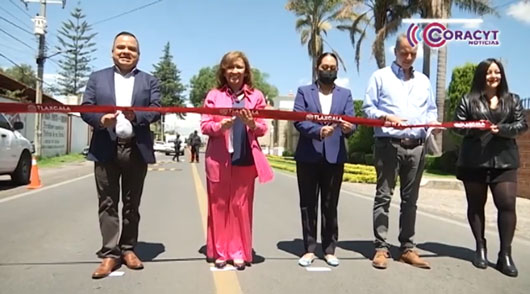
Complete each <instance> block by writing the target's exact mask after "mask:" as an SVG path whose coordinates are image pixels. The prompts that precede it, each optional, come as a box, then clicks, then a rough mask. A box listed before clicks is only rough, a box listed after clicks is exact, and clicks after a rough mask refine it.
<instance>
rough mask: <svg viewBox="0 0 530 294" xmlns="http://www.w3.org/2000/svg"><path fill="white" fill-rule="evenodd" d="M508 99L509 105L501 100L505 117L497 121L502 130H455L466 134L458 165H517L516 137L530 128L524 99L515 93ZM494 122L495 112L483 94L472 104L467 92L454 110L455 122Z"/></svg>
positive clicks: (505, 166) (485, 166)
mask: <svg viewBox="0 0 530 294" xmlns="http://www.w3.org/2000/svg"><path fill="white" fill-rule="evenodd" d="M508 99H511V100H512V101H511V103H509V105H510V107H508V106H507V105H505V103H502V102H501V103H500V104H499V107H501V109H500V111H501V112H502V117H503V118H502V120H501V121H499V122H498V123H497V126H498V127H499V132H498V133H497V134H493V133H491V131H490V130H478V129H454V130H455V131H456V132H457V133H459V134H461V135H464V139H463V141H462V146H461V147H460V156H459V157H458V162H457V165H458V166H459V167H467V168H501V169H505V168H509V169H512V168H518V167H519V150H518V148H517V143H516V141H515V138H516V137H517V136H518V135H520V134H522V133H523V132H525V131H526V130H527V129H528V124H527V122H526V116H525V113H524V109H523V105H522V104H521V99H520V98H519V96H518V95H516V94H510V96H509V97H508ZM475 120H488V121H494V119H493V116H492V113H491V111H490V109H489V106H488V104H487V102H486V98H484V97H481V98H480V100H479V101H478V104H477V105H476V106H475V107H473V106H472V103H471V101H470V99H469V97H468V96H467V95H466V96H464V97H463V98H462V99H461V100H460V103H459V105H458V106H457V108H456V110H455V121H475Z"/></svg>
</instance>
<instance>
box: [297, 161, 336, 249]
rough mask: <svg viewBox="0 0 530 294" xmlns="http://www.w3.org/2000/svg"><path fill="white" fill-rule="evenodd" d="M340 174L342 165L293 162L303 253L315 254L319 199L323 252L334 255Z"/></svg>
mask: <svg viewBox="0 0 530 294" xmlns="http://www.w3.org/2000/svg"><path fill="white" fill-rule="evenodd" d="M343 174H344V164H330V163H327V162H322V163H306V162H299V161H297V162H296V176H297V178H298V191H299V193H300V212H301V215H302V232H303V237H304V248H305V250H306V252H311V253H314V252H315V250H316V246H317V223H318V220H317V218H318V216H317V213H318V198H319V195H320V197H321V200H320V212H321V238H322V250H323V251H324V254H335V248H336V247H337V239H338V237H339V228H338V221H337V205H338V202H339V194H340V187H341V185H342V175H343Z"/></svg>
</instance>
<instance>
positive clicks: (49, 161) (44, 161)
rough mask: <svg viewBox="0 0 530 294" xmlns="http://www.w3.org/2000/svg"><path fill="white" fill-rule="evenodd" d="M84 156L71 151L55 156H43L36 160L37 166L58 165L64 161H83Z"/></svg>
mask: <svg viewBox="0 0 530 294" xmlns="http://www.w3.org/2000/svg"><path fill="white" fill-rule="evenodd" d="M85 160H86V158H85V156H84V155H82V154H80V153H71V154H66V155H61V156H55V157H44V158H41V159H39V160H38V162H37V163H38V165H39V167H58V166H61V165H63V164H65V163H75V162H83V161H85Z"/></svg>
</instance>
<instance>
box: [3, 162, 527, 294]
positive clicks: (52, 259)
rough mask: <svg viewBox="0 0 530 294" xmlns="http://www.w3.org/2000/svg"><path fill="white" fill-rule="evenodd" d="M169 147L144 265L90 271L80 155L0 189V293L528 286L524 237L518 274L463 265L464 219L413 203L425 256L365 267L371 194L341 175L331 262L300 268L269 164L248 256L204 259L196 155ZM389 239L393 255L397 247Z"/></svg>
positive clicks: (94, 239) (288, 200)
mask: <svg viewBox="0 0 530 294" xmlns="http://www.w3.org/2000/svg"><path fill="white" fill-rule="evenodd" d="M170 159H171V157H165V156H162V157H160V160H161V162H160V163H159V164H158V165H157V166H154V167H152V169H153V170H151V171H149V173H148V175H147V179H146V184H145V188H144V195H143V198H142V204H141V207H140V209H141V224H140V240H139V241H140V242H139V244H138V247H137V252H138V255H139V256H140V257H141V259H142V260H144V261H145V269H144V270H142V271H131V270H129V269H127V268H126V267H125V266H123V267H121V268H120V269H118V270H117V271H116V273H115V274H116V275H117V276H113V277H108V278H105V279H102V280H92V279H91V273H92V271H93V270H94V269H95V268H96V266H97V265H98V263H99V261H98V259H97V258H96V256H95V252H96V251H97V250H98V249H99V246H100V242H101V240H100V235H99V229H98V220H97V197H96V191H95V185H94V178H93V175H91V172H92V168H91V165H90V164H79V165H78V166H77V168H76V167H69V168H65V169H63V170H62V172H61V170H58V171H55V172H53V173H52V172H47V173H48V174H46V172H44V173H43V175H45V176H46V181H45V179H43V181H45V183H47V184H46V185H45V187H44V188H41V189H40V190H36V191H32V192H27V190H25V189H24V188H23V187H19V188H8V187H6V188H4V189H0V190H2V191H0V232H1V233H0V236H1V242H0V293H1V294H4V293H5V294H8V293H9V294H10V293H241V292H242V293H260V294H261V293H263V294H264V293H385V292H388V293H413V292H428V293H481V294H485V293H528V291H529V290H528V289H530V279H529V278H530V242H528V241H525V240H522V239H520V238H517V239H516V240H515V241H514V244H513V256H514V260H515V262H516V264H517V266H518V268H519V277H518V278H515V279H514V278H509V277H506V276H504V275H502V274H501V273H499V272H498V271H496V270H495V269H494V268H493V267H490V268H488V269H487V270H479V269H475V268H474V267H473V265H472V264H471V262H470V260H471V258H472V256H473V251H472V250H473V246H474V241H473V238H472V235H471V233H470V230H469V228H468V227H467V224H466V223H462V222H459V221H457V220H453V219H448V218H446V217H444V216H441V215H436V214H431V213H427V212H424V211H421V207H420V208H419V209H420V212H419V213H418V217H417V233H416V236H417V237H416V241H417V243H418V248H419V251H420V253H421V255H422V256H424V257H425V258H426V259H427V260H428V261H429V262H430V263H431V265H432V267H433V268H432V269H431V270H422V269H417V268H413V267H411V266H408V265H405V264H401V263H399V262H397V261H395V262H391V263H390V265H389V268H388V269H387V270H384V271H381V270H376V269H374V268H372V267H371V261H370V258H371V257H372V255H373V246H372V239H373V237H372V225H371V208H372V205H373V203H372V197H371V195H368V194H361V193H359V192H358V191H355V189H354V186H352V185H349V184H345V185H344V187H343V192H342V194H341V199H340V201H339V226H340V227H339V228H340V235H339V240H340V242H339V248H338V249H337V252H336V254H337V256H338V257H339V258H340V259H341V265H340V266H339V267H337V268H330V267H328V266H327V265H326V263H325V262H324V261H323V260H317V261H315V263H314V264H313V266H312V269H314V270H316V271H308V270H307V269H305V268H302V267H300V266H298V265H297V260H298V256H299V255H300V254H301V253H302V249H303V245H302V241H301V224H300V213H299V209H298V191H297V185H296V178H295V177H294V176H293V175H290V174H286V173H282V172H276V176H275V180H274V181H273V182H271V183H268V184H264V185H260V184H257V190H256V197H255V204H254V207H255V209H254V250H255V252H256V256H255V261H256V263H255V264H254V265H253V266H252V267H249V268H247V269H246V270H245V271H232V270H228V271H212V270H211V264H208V263H207V262H206V261H205V256H204V254H203V253H202V252H203V251H202V249H203V246H204V243H205V231H204V228H205V223H204V221H205V217H206V198H205V197H206V195H205V176H204V165H203V163H200V164H190V163H187V162H180V163H176V162H170ZM394 200H396V201H395V204H394V206H393V207H392V210H391V226H390V235H389V241H390V242H391V243H393V244H396V245H397V244H398V242H397V234H398V232H397V221H398V210H397V207H398V206H397V205H398V203H399V202H398V200H399V197H395V199H394ZM462 209H465V208H464V207H463V208H462ZM487 239H488V245H489V258H490V261H491V262H492V263H494V262H496V253H497V250H498V245H497V243H498V236H497V235H496V234H495V233H492V232H488V234H487ZM393 249H394V250H393V251H392V253H393V256H394V257H396V258H397V256H398V252H397V248H393ZM319 254H320V256H322V255H321V253H319ZM492 266H493V264H492ZM525 289H526V290H525Z"/></svg>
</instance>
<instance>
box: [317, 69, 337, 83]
mask: <svg viewBox="0 0 530 294" xmlns="http://www.w3.org/2000/svg"><path fill="white" fill-rule="evenodd" d="M336 79H337V71H336V70H319V71H318V80H319V81H320V82H321V83H322V84H324V85H332V84H333V82H335V80H336Z"/></svg>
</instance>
